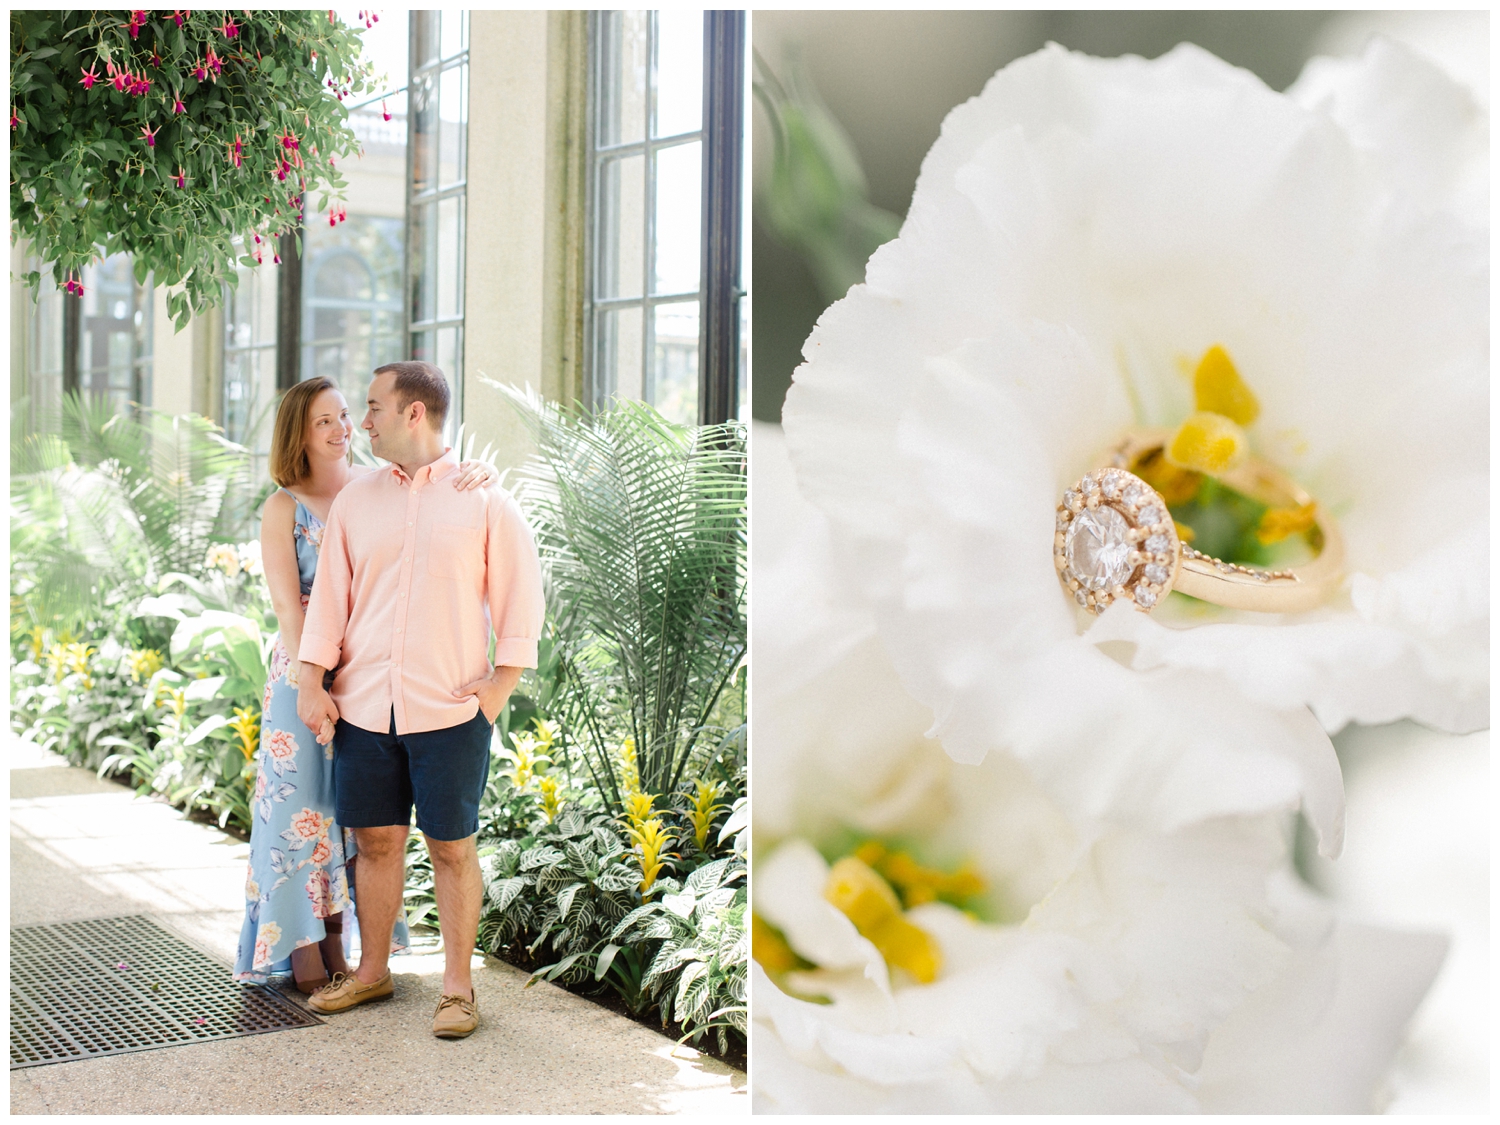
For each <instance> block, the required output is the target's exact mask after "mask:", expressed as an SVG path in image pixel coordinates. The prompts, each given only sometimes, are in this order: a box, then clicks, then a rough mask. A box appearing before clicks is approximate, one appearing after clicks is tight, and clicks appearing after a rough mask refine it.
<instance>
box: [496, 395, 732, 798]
mask: <svg viewBox="0 0 1500 1125" xmlns="http://www.w3.org/2000/svg"><path fill="white" fill-rule="evenodd" d="M502 389H503V390H505V391H506V393H508V394H510V396H511V398H512V401H513V402H514V403H515V404H516V406H517V407H518V409H520V410H521V412H522V414H523V415H524V417H525V418H526V420H527V421H528V423H529V425H530V426H531V429H532V431H533V433H534V434H535V437H536V441H537V447H538V451H539V452H538V454H537V455H536V456H535V457H534V458H532V459H531V460H530V461H529V462H528V463H527V464H526V466H524V467H523V468H522V469H521V470H520V474H519V482H518V485H517V487H516V488H515V494H516V497H517V500H518V501H519V502H520V503H521V505H522V507H523V508H524V509H525V511H526V514H527V516H528V518H529V519H530V521H531V525H532V528H533V529H534V531H535V532H536V534H537V539H538V544H539V547H540V550H541V554H542V560H543V566H544V569H545V571H546V574H547V580H548V601H549V605H550V606H551V607H552V614H553V617H554V620H555V622H556V625H555V629H556V634H555V635H556V640H555V645H556V650H557V654H558V660H559V664H560V667H559V671H558V679H559V683H558V686H557V688H556V691H555V694H554V698H553V701H552V710H551V715H552V717H553V718H554V719H556V720H558V721H559V722H560V723H561V725H562V729H563V731H564V732H565V734H567V735H569V736H571V737H572V738H577V739H580V740H581V741H582V743H583V749H584V751H585V754H584V762H585V764H586V766H587V768H588V769H589V771H590V774H591V777H592V780H593V782H594V785H595V787H596V788H597V789H598V791H599V793H600V795H601V797H602V799H603V800H604V801H605V802H606V804H607V805H608V806H609V807H610V809H611V810H612V811H613V812H614V813H615V815H616V816H621V815H623V812H624V795H625V791H626V789H627V786H626V784H625V779H624V778H622V776H621V775H620V770H619V763H618V759H617V756H616V748H617V747H618V746H619V745H620V744H621V742H622V741H623V740H624V739H625V738H627V737H629V738H631V739H633V740H634V743H635V747H636V754H637V764H638V770H639V779H640V785H641V788H642V789H643V790H645V791H646V792H649V793H655V794H668V793H673V792H676V791H677V790H678V788H679V786H681V785H682V784H683V782H684V780H685V778H687V777H689V776H691V774H692V773H693V772H694V770H692V769H690V766H693V765H694V764H695V763H696V764H698V765H701V764H702V763H703V762H704V760H705V758H706V757H708V756H710V755H711V754H712V753H713V752H714V748H715V746H716V745H717V743H718V741H719V736H722V734H723V729H722V727H720V728H718V729H717V731H716V730H715V728H714V727H712V726H710V721H711V720H712V719H715V718H717V719H719V720H720V721H721V722H723V723H725V724H726V725H738V724H739V723H741V722H743V701H742V700H743V697H742V695H741V696H740V697H739V698H740V702H739V705H738V707H737V708H729V709H728V710H726V708H725V707H723V706H721V704H722V703H723V702H724V701H725V697H726V689H728V692H727V694H728V695H729V697H730V699H731V700H732V699H733V698H734V697H735V695H736V694H737V693H736V692H735V691H734V690H733V689H734V685H735V684H736V683H737V682H739V681H736V680H735V675H736V672H737V671H738V669H739V668H740V664H741V660H742V658H743V656H744V653H745V615H744V606H745V431H744V427H743V426H741V425H739V424H737V423H731V424H729V425H724V426H704V427H697V428H685V427H680V426H674V425H672V424H671V423H669V422H667V421H666V420H665V419H663V418H662V417H661V415H660V414H658V413H657V412H656V411H655V410H654V409H652V408H651V407H650V406H649V405H647V404H645V403H637V402H622V403H619V404H618V405H617V406H615V407H614V408H613V409H611V410H609V411H606V412H604V413H602V414H599V415H595V416H584V415H581V414H579V413H577V412H573V411H568V410H564V409H562V408H560V407H558V406H556V405H554V404H550V403H543V402H541V401H540V400H538V399H536V398H535V397H527V396H525V395H522V394H520V393H517V392H514V391H511V390H509V389H508V388H502ZM569 744H570V742H569V740H567V739H565V741H564V745H565V747H566V746H567V745H569Z"/></svg>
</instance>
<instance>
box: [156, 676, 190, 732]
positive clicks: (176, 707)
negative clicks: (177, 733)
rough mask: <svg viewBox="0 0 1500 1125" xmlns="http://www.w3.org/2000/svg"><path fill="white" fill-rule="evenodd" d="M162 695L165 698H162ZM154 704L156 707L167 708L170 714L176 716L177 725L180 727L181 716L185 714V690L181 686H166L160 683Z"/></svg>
mask: <svg viewBox="0 0 1500 1125" xmlns="http://www.w3.org/2000/svg"><path fill="white" fill-rule="evenodd" d="M163 696H165V697H166V698H165V699H163V698H162V697H163ZM156 704H157V706H158V707H165V708H166V709H167V710H169V711H171V712H172V714H173V715H174V716H176V718H177V725H178V726H179V727H181V725H182V718H183V716H184V715H186V714H187V692H186V691H184V690H183V689H182V688H174V687H168V686H167V685H166V684H162V685H161V687H160V688H158V689H157V695H156Z"/></svg>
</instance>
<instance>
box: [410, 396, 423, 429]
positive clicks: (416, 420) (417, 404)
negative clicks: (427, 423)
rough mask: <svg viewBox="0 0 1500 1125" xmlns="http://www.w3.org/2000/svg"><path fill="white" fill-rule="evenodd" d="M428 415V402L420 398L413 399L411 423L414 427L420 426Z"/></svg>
mask: <svg viewBox="0 0 1500 1125" xmlns="http://www.w3.org/2000/svg"><path fill="white" fill-rule="evenodd" d="M426 417H427V404H426V403H425V402H423V401H422V400H421V399H419V398H417V399H412V403H411V419H410V424H411V425H412V426H413V427H416V426H419V425H421V424H422V421H423V420H424V419H425V418H426Z"/></svg>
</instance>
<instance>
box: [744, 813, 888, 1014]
mask: <svg viewBox="0 0 1500 1125" xmlns="http://www.w3.org/2000/svg"><path fill="white" fill-rule="evenodd" d="M827 881H828V864H827V862H826V861H825V860H824V859H823V857H822V856H820V855H819V854H818V853H817V851H816V849H814V848H813V847H812V845H810V844H808V843H806V842H804V841H801V840H792V841H790V842H788V843H786V844H783V845H782V846H781V847H779V848H777V849H776V850H775V851H774V852H772V853H771V855H770V856H768V857H766V858H764V859H762V860H760V861H759V862H758V863H757V865H756V868H755V912H756V913H757V914H759V915H760V916H761V917H762V918H764V919H765V920H766V921H767V922H770V923H771V925H773V926H775V927H777V928H778V929H780V930H781V931H782V933H784V934H785V935H786V940H787V944H789V945H790V946H791V947H792V948H793V949H794V950H796V951H797V952H798V953H800V954H801V955H802V956H803V957H806V958H807V959H808V960H809V961H811V962H812V963H813V964H815V965H818V966H821V967H822V968H825V969H858V970H860V971H861V972H862V973H863V974H864V976H865V977H866V978H867V979H869V980H870V981H872V982H873V983H874V984H875V985H876V986H877V987H878V988H880V990H881V991H882V992H889V991H890V982H889V979H888V976H887V973H886V968H885V959H884V958H883V957H881V956H880V953H879V951H878V950H877V949H876V948H875V947H874V946H873V945H871V944H870V942H869V941H868V940H867V939H865V938H862V937H860V935H859V931H858V930H856V929H855V928H854V923H853V922H851V921H849V919H848V918H847V917H845V916H844V915H843V914H842V913H840V912H839V910H838V909H837V908H836V907H835V906H834V905H833V904H832V903H830V902H829V901H828V900H827V899H825V898H824V897H823V885H824V884H825V883H826V882H827Z"/></svg>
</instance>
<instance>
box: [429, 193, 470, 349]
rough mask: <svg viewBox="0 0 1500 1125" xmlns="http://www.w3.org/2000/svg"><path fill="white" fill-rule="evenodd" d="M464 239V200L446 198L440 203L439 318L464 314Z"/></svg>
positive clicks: (438, 241)
mask: <svg viewBox="0 0 1500 1125" xmlns="http://www.w3.org/2000/svg"><path fill="white" fill-rule="evenodd" d="M463 236H464V232H463V200H462V199H460V198H458V197H457V196H453V197H450V198H448V199H444V200H443V201H442V202H441V203H439V204H438V229H437V244H438V252H437V261H435V262H434V263H433V267H434V268H435V270H436V272H437V315H438V318H439V319H446V318H448V317H454V316H462V315H463V310H464V305H463V260H464V255H463Z"/></svg>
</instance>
